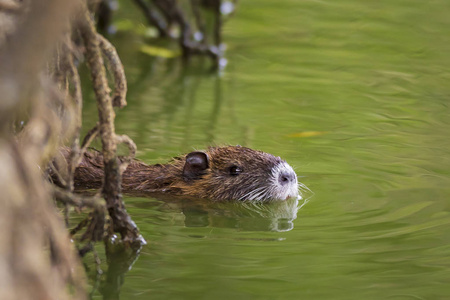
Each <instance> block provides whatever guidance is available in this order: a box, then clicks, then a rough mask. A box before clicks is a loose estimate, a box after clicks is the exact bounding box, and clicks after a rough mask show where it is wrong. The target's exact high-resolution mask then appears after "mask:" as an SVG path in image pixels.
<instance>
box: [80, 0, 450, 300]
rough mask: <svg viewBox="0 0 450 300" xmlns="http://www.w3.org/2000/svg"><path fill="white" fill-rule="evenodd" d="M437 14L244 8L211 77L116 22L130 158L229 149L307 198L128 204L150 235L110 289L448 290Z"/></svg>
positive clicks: (89, 108) (446, 32)
mask: <svg viewBox="0 0 450 300" xmlns="http://www.w3.org/2000/svg"><path fill="white" fill-rule="evenodd" d="M122 14H123V15H122V17H123V18H129V19H130V20H132V21H133V22H136V23H137V22H138V21H137V20H139V18H140V17H139V13H138V12H137V11H135V10H134V9H133V7H126V8H125V9H124V11H123V12H122ZM128 14H129V15H128ZM449 15H450V2H448V1H443V0H435V1H402V0H398V1H355V0H346V1H344V0H340V1H294V0H291V1H261V0H260V1H240V2H239V7H238V12H237V14H236V16H235V17H234V18H233V19H231V20H230V21H228V22H227V23H226V26H225V29H224V35H225V37H224V40H225V41H226V43H227V46H228V49H227V53H226V57H227V59H228V66H227V67H226V69H225V70H224V71H223V72H221V73H220V74H217V73H211V72H209V71H208V70H209V62H208V61H207V60H202V59H196V60H194V61H193V62H192V63H191V64H190V65H189V66H188V67H183V64H182V63H181V61H180V60H179V59H178V58H173V59H166V58H161V57H150V56H148V55H146V54H144V53H140V52H139V51H138V50H139V48H140V47H141V45H142V44H143V43H150V44H152V45H157V46H160V47H168V48H170V47H171V45H166V44H164V43H160V42H156V41H154V40H151V39H146V38H144V37H142V36H140V35H138V34H135V33H133V32H119V33H118V34H117V36H115V37H114V38H113V39H112V40H113V42H114V43H115V44H116V46H117V48H118V51H119V54H120V55H121V57H122V59H123V61H124V64H125V68H126V70H127V77H128V81H129V94H128V103H129V105H128V107H126V108H125V109H124V110H122V111H120V112H118V115H117V122H116V123H117V130H118V132H120V133H125V134H128V135H130V136H131V137H132V138H133V139H134V141H135V142H136V143H137V145H138V149H139V151H138V157H139V158H140V159H142V160H144V161H146V162H148V163H156V162H164V161H167V160H168V159H169V158H170V157H172V156H176V155H179V154H180V153H184V152H188V151H192V150H193V149H204V148H205V147H207V146H209V145H223V144H240V145H244V146H248V147H252V148H256V149H260V150H263V151H266V152H270V153H272V154H275V155H279V156H281V157H283V158H284V159H286V160H287V161H288V162H289V163H290V164H291V165H292V166H294V168H295V170H296V172H297V173H298V175H299V177H300V180H301V181H302V182H303V183H304V184H306V185H307V186H308V187H309V188H310V189H311V190H312V191H313V192H314V195H313V196H312V195H311V194H309V195H307V196H308V197H310V198H309V202H308V203H307V204H306V205H305V206H303V207H302V208H301V209H300V210H299V211H298V212H297V211H296V210H295V209H292V207H289V205H287V206H286V207H284V208H283V207H281V209H280V207H268V208H266V213H265V214H264V213H261V211H263V210H264V208H261V207H258V208H252V207H245V206H244V207H243V206H239V205H237V204H235V203H225V204H208V203H203V204H202V203H196V204H190V203H189V202H186V201H185V202H183V201H181V202H180V201H167V200H160V199H155V198H139V197H127V198H126V199H125V200H126V203H127V207H128V211H129V212H130V214H131V216H132V217H133V219H134V221H135V222H136V223H137V225H138V226H139V228H140V230H141V233H142V235H143V236H144V237H145V239H146V240H147V241H148V245H147V246H145V247H144V248H143V249H142V252H141V255H140V257H139V258H138V260H137V261H136V262H135V263H134V265H133V267H132V268H131V270H130V271H128V272H127V273H126V274H125V276H124V278H123V280H124V283H123V285H122V286H121V291H120V298H121V299H133V300H137V299H233V298H234V299H448V297H450V287H449V281H450V244H449V242H450V234H449V232H450V215H449V212H450V202H449V199H450V141H449V132H450V118H449V113H450V108H449V98H450V85H449V84H448V82H449V80H450V73H449V71H448V70H450V55H449V53H450V18H449V17H448V16H449ZM95 117H96V116H95V110H94V104H93V103H91V104H89V103H87V104H86V120H87V124H93V123H94V122H95V120H96V119H95ZM311 196H312V197H311ZM300 204H302V202H301V201H300ZM89 259H90V258H87V260H89ZM93 273H94V272H93V271H92V272H91V273H90V274H93ZM94 277H95V276H94V275H91V279H92V280H91V284H94V280H93V278H94ZM107 288H108V285H106V289H107ZM93 298H95V299H97V298H102V296H101V294H100V292H99V291H98V290H97V291H96V292H94V294H93Z"/></svg>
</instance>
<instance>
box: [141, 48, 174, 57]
mask: <svg viewBox="0 0 450 300" xmlns="http://www.w3.org/2000/svg"><path fill="white" fill-rule="evenodd" d="M140 50H141V52H143V53H145V54H148V55H151V56H159V57H165V58H172V57H177V56H179V55H180V52H179V51H172V50H169V49H166V48H160V47H154V46H149V45H143V46H142V47H141V49H140Z"/></svg>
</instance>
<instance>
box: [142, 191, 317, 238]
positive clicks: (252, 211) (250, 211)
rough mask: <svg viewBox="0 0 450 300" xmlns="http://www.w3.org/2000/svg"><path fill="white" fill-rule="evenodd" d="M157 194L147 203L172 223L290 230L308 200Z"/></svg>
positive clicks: (250, 229)
mask: <svg viewBox="0 0 450 300" xmlns="http://www.w3.org/2000/svg"><path fill="white" fill-rule="evenodd" d="M158 198H159V200H163V201H162V202H157V203H155V202H153V204H150V205H151V206H154V205H158V206H159V208H158V209H159V210H162V211H164V212H165V213H167V214H169V216H170V217H169V218H170V220H171V222H173V223H174V224H173V225H180V226H186V227H211V228H234V229H237V230H242V231H278V232H282V231H290V230H292V229H293V228H294V220H295V219H296V218H297V212H298V211H299V210H300V209H301V208H302V207H303V206H304V205H305V204H306V203H307V202H308V200H309V198H308V199H303V198H301V197H300V196H299V197H297V198H290V199H287V200H286V201H272V202H268V203H262V202H250V201H246V202H237V201H227V202H211V201H205V200H202V199H199V200H198V199H197V200H193V199H176V198H175V199H174V198H171V199H167V198H166V197H163V198H161V197H158ZM147 204H148V203H147ZM138 206H140V205H138ZM142 206H146V205H145V204H143V205H142Z"/></svg>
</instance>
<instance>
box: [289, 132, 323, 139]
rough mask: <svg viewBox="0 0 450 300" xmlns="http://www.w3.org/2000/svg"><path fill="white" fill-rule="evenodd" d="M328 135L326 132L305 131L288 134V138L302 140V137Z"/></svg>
mask: <svg viewBox="0 0 450 300" xmlns="http://www.w3.org/2000/svg"><path fill="white" fill-rule="evenodd" d="M326 133H327V132H326V131H303V132H296V133H292V134H288V135H287V137H292V138H302V137H311V136H317V135H322V134H326Z"/></svg>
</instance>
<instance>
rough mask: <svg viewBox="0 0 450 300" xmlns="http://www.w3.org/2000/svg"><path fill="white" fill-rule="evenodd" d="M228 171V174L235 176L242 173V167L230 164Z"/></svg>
mask: <svg viewBox="0 0 450 300" xmlns="http://www.w3.org/2000/svg"><path fill="white" fill-rule="evenodd" d="M228 172H230V175H232V176H236V175H239V174H241V173H242V169H241V168H240V167H238V166H231V167H230V168H229V169H228Z"/></svg>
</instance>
